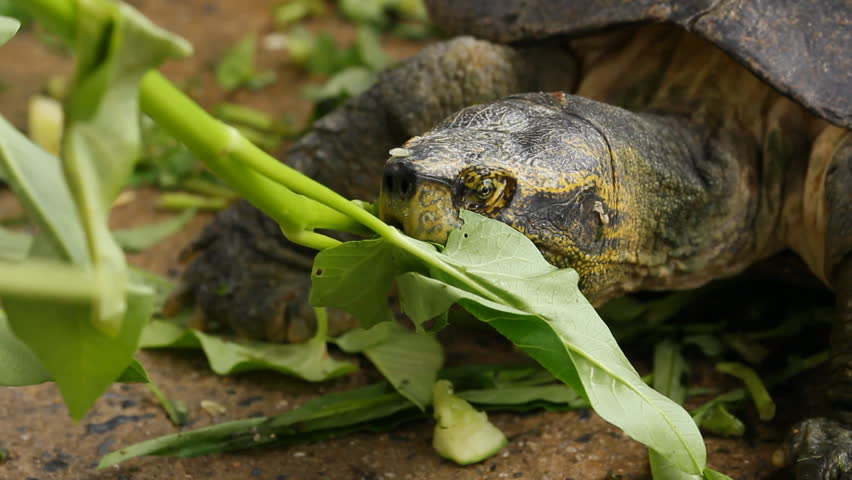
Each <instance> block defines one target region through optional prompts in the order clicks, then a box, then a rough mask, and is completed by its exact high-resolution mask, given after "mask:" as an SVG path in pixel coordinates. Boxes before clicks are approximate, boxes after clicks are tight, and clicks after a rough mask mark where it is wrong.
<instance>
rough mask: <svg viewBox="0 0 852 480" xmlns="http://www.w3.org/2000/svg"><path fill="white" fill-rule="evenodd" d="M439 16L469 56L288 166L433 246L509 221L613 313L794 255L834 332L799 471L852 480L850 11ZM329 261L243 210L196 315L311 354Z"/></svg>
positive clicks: (440, 49) (222, 238) (431, 2)
mask: <svg viewBox="0 0 852 480" xmlns="http://www.w3.org/2000/svg"><path fill="white" fill-rule="evenodd" d="M426 4H427V8H428V10H429V13H430V16H431V18H432V20H433V22H434V23H435V24H436V25H438V26H439V27H441V28H442V29H443V30H444V31H446V32H447V33H449V34H450V35H454V37H452V38H450V39H449V40H446V41H442V42H439V43H436V44H433V45H430V46H428V47H427V48H425V49H424V50H422V51H421V52H420V53H419V54H418V55H416V56H414V57H412V58H411V59H408V60H406V61H403V62H401V63H399V64H398V65H396V66H394V67H392V68H390V69H388V70H387V71H385V72H383V73H382V74H381V75H380V76H379V78H378V80H377V82H376V83H375V85H373V86H372V87H371V88H369V89H368V90H366V91H365V92H364V93H362V94H360V95H359V96H356V97H353V98H351V99H350V100H348V101H347V102H346V103H345V104H343V105H342V106H341V107H339V108H338V109H336V110H335V111H333V112H331V113H329V114H328V115H326V116H325V117H323V118H321V119H319V120H318V121H316V122H315V124H314V125H313V127H312V128H311V130H310V131H309V132H308V133H307V134H306V135H304V136H303V137H302V138H301V139H300V140H299V141H298V142H296V143H295V144H294V145H293V146H292V147H291V148H290V149H289V151H288V152H287V153H286V156H285V158H284V161H285V162H286V163H288V164H289V165H291V166H293V167H295V168H297V169H299V170H301V171H302V172H304V173H306V174H308V175H310V176H311V177H313V178H315V179H317V180H319V181H320V182H322V183H324V184H326V185H328V186H330V187H331V188H333V189H335V190H337V191H338V192H340V193H342V194H343V195H346V196H348V197H350V198H361V199H376V198H377V194H379V195H378V201H377V203H378V208H379V213H380V216H381V217H382V218H383V219H384V220H385V221H387V222H388V223H391V224H393V225H396V226H398V227H400V228H401V229H402V230H404V231H405V232H406V233H407V234H409V235H411V236H414V237H416V238H420V239H423V240H428V241H432V242H437V243H441V242H443V241H444V240H446V238H447V235H448V232H449V231H450V230H452V229H453V228H456V227H458V226H459V225H460V224H461V220H460V216H459V211H460V210H461V209H465V210H471V211H474V212H477V213H479V214H481V215H485V216H487V217H491V218H494V219H497V220H500V221H502V222H504V223H506V224H508V225H510V226H512V227H514V228H515V229H517V230H519V231H520V232H522V233H524V234H525V235H526V236H527V237H528V238H530V239H531V240H532V241H533V243H534V244H535V245H536V246H537V247H538V248H539V250H540V251H541V252H542V254H543V255H544V257H545V258H546V259H547V260H548V261H549V262H551V263H553V264H554V265H556V266H559V267H572V268H574V269H575V270H577V272H578V273H579V275H580V278H581V283H580V287H581V290H582V291H583V293H584V294H585V295H586V296H587V298H589V300H590V301H591V302H592V303H593V304H595V305H600V304H602V303H603V302H605V301H607V300H608V299H612V298H616V297H618V296H621V295H624V294H626V293H629V292H634V291H641V290H670V289H686V288H693V287H697V286H699V285H702V284H705V283H707V282H709V281H710V280H713V279H717V278H721V277H726V276H730V275H733V274H735V273H738V272H740V271H742V270H744V269H745V268H747V267H748V266H750V265H752V264H754V263H755V262H757V261H759V260H762V259H765V258H768V257H770V256H772V255H773V254H775V253H777V252H780V251H783V250H792V251H793V252H795V253H796V254H798V255H799V256H800V257H801V258H802V259H803V260H804V262H805V263H806V264H807V266H808V268H809V269H810V270H811V271H812V272H813V274H814V275H815V276H816V277H817V278H818V279H820V281H821V282H822V283H823V284H824V285H825V286H826V287H827V288H829V289H831V290H833V291H834V294H835V297H836V301H837V314H836V317H835V321H834V329H833V333H832V335H831V342H830V343H831V360H830V362H829V363H830V365H829V368H830V370H831V371H830V382H831V384H830V386H829V387H828V388H827V389H825V392H824V393H825V395H826V397H827V402H828V404H829V405H830V409H829V410H828V411H829V413H828V414H827V415H826V416H822V417H818V418H809V419H805V420H803V421H802V422H801V423H798V424H797V425H796V426H795V427H794V429H793V431H792V433H791V435H790V437H789V439H788V442H787V444H786V445H787V450H786V455H785V459H786V461H787V462H788V463H789V464H791V465H792V466H793V467H794V470H795V472H796V475H797V477H798V478H800V479H807V480H811V479H840V478H852V201H850V200H852V198H850V197H851V196H850V191H852V134H850V125H852V58H850V56H849V52H850V51H852V31H850V29H849V28H848V25H849V23H850V12H852V8H850V7H852V4H850V2H849V1H848V0H838V1H832V0H811V1H808V2H803V1H799V0H752V1H711V0H680V1H678V2H672V1H666V0H635V1H629V2H628V1H623V0H586V1H579V0H502V1H500V2H492V1H488V0H465V1H459V0H455V1H450V0H427V1H426ZM389 152H390V153H389ZM379 192H380V193H379ZM312 255H313V253H312V252H311V251H310V250H308V249H305V248H303V247H300V246H298V245H295V244H293V243H290V242H289V241H288V240H287V239H286V238H284V237H283V236H282V235H281V233H280V230H279V228H278V226H277V225H276V224H275V223H274V222H273V221H272V220H271V219H269V218H267V217H265V216H264V215H263V214H262V213H260V212H259V211H257V210H256V209H254V208H253V207H251V206H250V205H248V204H247V203H239V204H237V205H235V206H233V207H232V208H231V209H229V210H227V211H224V212H223V213H221V214H220V215H219V216H218V217H217V218H216V219H215V220H214V221H213V222H212V223H211V225H210V226H209V227H208V228H207V229H206V230H205V231H204V232H203V233H202V234H201V235H200V236H199V238H198V239H197V240H196V241H195V242H194V244H193V245H192V246H191V248H190V249H189V255H188V256H187V258H188V259H191V261H190V263H189V265H188V267H187V268H186V270H185V272H184V274H183V279H182V282H183V289H182V290H181V298H183V299H184V300H187V299H189V300H193V301H195V302H196V303H197V305H198V306H199V307H198V308H199V310H198V311H199V312H200V314H199V317H200V318H201V317H203V318H204V319H206V322H207V323H219V324H223V325H229V326H230V327H231V328H232V329H233V330H235V331H236V332H238V333H239V334H241V335H245V336H249V337H254V338H265V339H270V340H290V341H294V340H298V339H299V338H305V337H307V336H308V335H309V334H310V328H311V323H310V321H309V320H307V319H309V318H310V316H311V315H312V311H311V309H310V307H309V305H308V303H307V297H308V291H309V276H308V272H309V271H310V269H311V264H312ZM333 324H336V325H338V326H340V328H348V327H351V321H349V320H347V318H346V317H345V316H342V315H341V316H340V318H338V321H337V322H333Z"/></svg>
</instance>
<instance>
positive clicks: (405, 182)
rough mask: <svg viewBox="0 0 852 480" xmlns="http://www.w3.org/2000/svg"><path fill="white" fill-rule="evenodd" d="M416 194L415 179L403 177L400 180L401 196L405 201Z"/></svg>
mask: <svg viewBox="0 0 852 480" xmlns="http://www.w3.org/2000/svg"><path fill="white" fill-rule="evenodd" d="M413 194H414V179H413V178H409V177H403V178H400V179H399V196H400V197H402V198H403V199H406V198H410V197H411V195H413Z"/></svg>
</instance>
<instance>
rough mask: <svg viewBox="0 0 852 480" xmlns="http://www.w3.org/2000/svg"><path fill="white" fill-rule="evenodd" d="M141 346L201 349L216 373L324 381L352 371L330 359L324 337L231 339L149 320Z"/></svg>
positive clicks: (350, 365)
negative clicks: (259, 373)
mask: <svg viewBox="0 0 852 480" xmlns="http://www.w3.org/2000/svg"><path fill="white" fill-rule="evenodd" d="M140 347H142V348H198V347H201V348H202V349H203V350H204V353H205V355H206V356H207V360H208V362H209V363H210V368H211V369H212V370H213V371H214V372H216V373H217V374H219V375H228V374H231V373H237V372H245V371H250V370H264V369H265V370H275V371H277V372H281V373H284V374H286V375H293V376H296V377H299V378H302V379H305V380H308V381H312V382H318V381H322V380H328V379H330V378H334V377H337V376H340V375H344V374H346V373H349V372H352V371H354V370H355V369H356V367H355V366H354V365H353V364H351V363H349V362H341V361H338V360H335V359H333V358H331V357H330V356H329V355H328V353H327V351H326V346H325V337H324V336H319V335H318V336H315V337H314V338H312V339H310V340H308V341H307V342H305V343H297V344H278V343H264V342H239V343H238V342H234V341H228V340H225V339H223V338H221V337H218V336H215V335H210V334H206V333H202V332H199V331H197V330H192V329H185V328H181V327H178V326H176V325H174V324H172V323H170V322H165V321H162V320H152V321H151V322H150V323H149V324H148V325H147V326H146V327H145V330H144V331H143V332H142V339H141V341H140Z"/></svg>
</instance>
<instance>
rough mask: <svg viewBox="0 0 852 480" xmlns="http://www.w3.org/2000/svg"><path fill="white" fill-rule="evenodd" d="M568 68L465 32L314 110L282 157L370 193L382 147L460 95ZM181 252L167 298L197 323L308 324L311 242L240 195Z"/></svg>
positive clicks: (257, 333) (243, 327)
mask: <svg viewBox="0 0 852 480" xmlns="http://www.w3.org/2000/svg"><path fill="white" fill-rule="evenodd" d="M574 73H575V61H574V60H573V58H572V57H571V56H570V54H569V53H568V52H567V51H562V50H560V49H558V48H553V47H549V46H540V47H532V48H528V49H516V48H511V47H506V46H500V45H495V44H491V43H488V42H483V41H479V40H474V39H472V38H465V37H462V38H457V39H453V40H450V41H448V42H444V43H440V44H436V45H433V46H430V47H428V48H426V49H424V50H423V52H421V53H420V54H419V55H417V56H416V57H414V58H412V59H410V60H408V61H405V62H403V63H402V64H400V65H399V66H397V67H395V68H392V69H390V70H388V71H386V72H384V73H382V74H381V75H380V77H379V80H378V82H377V83H376V85H374V86H373V87H372V88H370V89H368V90H367V91H366V92H364V93H363V94H362V95H360V96H358V97H356V98H353V99H351V100H350V101H348V102H347V103H346V104H344V105H343V106H342V107H340V108H339V109H337V110H336V111H334V112H332V113H330V114H329V115H327V116H325V117H323V118H322V119H320V120H318V121H317V122H316V123H315V124H314V126H313V128H312V130H311V131H310V132H309V133H308V134H306V135H305V136H304V137H303V138H302V139H301V140H300V141H299V142H298V143H296V144H295V145H294V146H293V148H292V149H291V150H290V152H289V153H288V155H287V159H286V163H288V164H289V165H291V166H293V167H295V168H297V169H299V170H300V171H302V172H304V173H306V174H307V175H309V176H311V177H313V178H315V179H316V180H318V181H320V182H321V183H323V184H325V185H327V186H329V187H331V188H332V189H334V190H336V191H337V192H339V193H341V194H342V195H344V196H347V197H349V198H358V199H367V200H369V199H374V198H375V197H376V196H377V195H378V193H379V185H380V181H381V172H382V168H383V167H384V163H385V160H386V159H387V157H388V150H390V149H391V148H393V147H396V146H398V145H400V144H402V143H403V142H404V141H405V140H407V139H408V138H410V137H412V136H414V135H417V134H420V133H423V132H424V131H425V130H427V129H428V128H429V127H431V126H432V125H433V124H435V123H437V122H438V121H440V120H442V119H443V118H444V117H446V116H448V115H450V114H451V113H453V112H455V111H457V110H459V109H461V108H463V107H465V106H467V105H471V104H475V103H481V102H486V101H490V100H494V99H497V98H500V97H503V96H506V95H509V94H511V93H514V92H519V91H534V90H570V89H571V88H572V87H573V85H571V82H572V81H573V80H572V79H574V78H575V75H574ZM188 256H189V257H190V258H191V259H192V263H191V264H190V265H189V267H188V268H187V270H186V272H185V273H184V276H183V280H182V289H181V291H180V294H179V295H177V296H176V297H175V299H176V300H177V301H176V302H175V303H174V305H173V306H174V307H176V306H179V305H180V304H183V303H185V302H188V301H193V300H194V301H195V302H196V303H197V304H198V313H199V314H198V315H197V317H198V318H201V319H203V320H201V321H199V323H200V324H202V325H221V326H224V327H228V328H230V329H232V330H234V331H235V332H237V333H238V334H240V335H242V336H246V337H250V338H257V339H266V340H273V341H290V342H294V341H300V340H304V339H306V338H308V337H309V336H310V335H311V333H312V332H313V330H314V318H313V312H312V310H311V308H310V306H309V305H308V303H307V299H308V292H309V289H310V280H309V276H308V272H309V271H310V267H311V263H312V259H313V252H312V251H310V250H308V249H305V248H302V247H299V246H297V245H294V244H293V243H291V242H289V241H288V240H287V239H286V238H284V237H283V235H282V234H281V232H280V230H279V229H278V227H277V225H276V224H275V222H273V221H272V220H270V219H269V218H267V217H266V216H265V215H263V214H262V213H260V212H259V211H257V210H256V209H254V208H253V207H251V206H250V205H248V204H247V203H245V202H241V203H240V204H238V205H235V206H234V207H232V208H231V209H229V210H228V211H225V212H223V213H222V214H220V215H219V216H218V217H217V219H216V220H214V221H213V222H212V223H211V224H210V225H209V226H208V227H207V229H206V230H205V231H204V233H203V234H202V235H201V236H200V237H199V239H198V240H196V242H195V243H194V244H193V245H192V247H190V249H189V252H188ZM330 323H331V331H335V330H338V331H339V330H341V329H345V328H347V327H349V328H351V325H352V322H351V320H350V319H347V318H346V316H345V315H342V314H341V315H332V317H331V319H330Z"/></svg>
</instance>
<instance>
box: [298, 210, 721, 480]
mask: <svg viewBox="0 0 852 480" xmlns="http://www.w3.org/2000/svg"><path fill="white" fill-rule="evenodd" d="M462 218H463V220H464V222H465V224H464V226H463V227H462V228H461V229H460V230H456V231H453V232H451V233H450V236H449V239H448V241H447V245H446V247H445V249H444V251H443V252H442V253H438V252H435V251H434V250H433V249H431V248H430V247H428V246H427V245H425V244H422V243H414V244H415V245H418V246H414V247H412V250H410V251H409V253H413V252H417V253H418V255H421V256H422V257H421V258H423V259H424V263H425V264H426V265H427V266H428V267H429V269H430V272H429V273H430V275H431V277H432V278H429V277H426V276H424V275H423V274H421V273H416V272H410V271H409V270H411V268H410V267H408V265H410V264H411V260H410V259H408V258H406V257H405V256H403V255H400V254H399V253H394V250H395V248H394V247H392V246H390V245H387V244H384V245H383V244H382V243H381V241H365V242H357V243H349V244H345V245H342V246H340V247H336V248H332V249H327V250H325V251H323V252H321V253H320V254H319V255H318V256H317V258H316V260H315V270H314V275H313V279H314V292H313V293H312V297H311V301H312V302H314V304H315V305H318V306H320V305H321V306H333V307H336V308H343V309H344V310H348V311H350V312H352V313H353V314H355V315H356V317H358V318H361V316H362V315H363V314H364V313H365V309H364V308H363V306H361V305H355V306H356V307H358V308H356V309H355V310H358V311H357V312H356V311H353V310H350V309H348V308H346V307H347V306H344V305H340V304H339V303H340V302H339V301H335V300H334V299H335V297H337V298H338V299H339V298H346V292H350V294H351V293H353V292H358V295H359V297H360V299H359V302H360V301H363V300H364V299H366V298H369V297H368V295H373V294H377V293H381V294H384V292H387V291H388V290H387V289H389V288H390V287H389V285H388V284H387V283H386V284H385V285H382V286H376V287H374V288H373V289H372V290H371V291H370V292H368V293H365V292H364V291H363V290H352V289H353V288H355V286H356V285H358V286H361V285H363V284H364V283H366V282H365V281H364V279H363V278H361V280H360V281H357V280H356V278H353V277H349V278H347V273H345V269H344V264H343V263H341V261H340V260H341V259H342V258H346V257H351V256H353V255H358V254H359V253H360V254H361V255H362V258H363V260H361V261H360V262H359V261H354V260H353V259H351V258H348V259H347V260H345V262H346V264H348V265H353V264H355V265H356V267H355V268H354V269H353V271H357V270H358V267H357V265H358V264H360V265H363V264H364V263H366V262H369V263H370V265H371V267H372V270H373V271H374V272H379V273H373V275H374V279H372V280H371V281H370V284H371V285H375V284H376V282H377V281H382V282H387V281H388V280H389V279H390V278H393V277H395V276H396V277H397V285H398V288H399V293H400V298H401V303H402V308H403V311H404V312H405V313H407V314H408V315H409V316H411V318H412V319H413V320H415V321H416V322H425V321H427V320H429V319H431V318H433V317H436V316H438V315H441V314H443V313H444V312H446V311H447V310H448V308H449V307H450V306H451V305H452V304H454V303H458V304H459V305H461V306H462V307H463V308H465V309H466V310H467V311H469V312H470V313H472V314H473V315H474V316H476V317H477V318H479V319H480V320H482V321H485V322H488V323H489V324H491V325H492V326H493V327H494V328H496V329H497V330H498V331H500V332H501V333H502V334H503V335H505V336H506V337H507V338H509V339H510V340H511V341H512V342H513V343H515V344H516V345H517V346H519V347H520V348H521V349H523V350H524V351H526V352H527V353H529V354H530V355H531V356H532V357H533V358H535V359H536V360H537V361H538V362H539V363H541V364H542V365H543V366H545V367H546V368H547V369H548V370H550V371H551V372H552V373H553V374H554V375H555V376H556V377H557V378H559V379H560V380H562V381H564V382H565V383H567V384H568V385H570V386H571V387H573V388H574V389H575V390H577V391H578V392H579V393H580V394H581V395H582V396H584V397H586V398H588V400H589V401H590V403H591V404H592V406H593V407H594V408H595V410H596V411H597V412H598V414H600V415H601V416H602V417H603V418H605V419H607V420H608V421H610V422H612V423H614V424H615V425H617V426H619V427H621V428H622V429H624V430H625V431H626V432H627V433H628V434H630V435H631V436H632V437H634V438H635V439H637V440H639V441H641V442H643V443H645V444H646V445H649V446H650V447H652V448H654V449H655V450H657V451H659V452H660V453H661V454H663V455H665V456H666V457H668V458H669V459H671V460H672V462H673V463H674V464H675V465H676V466H677V468H679V469H681V470H684V471H688V472H691V473H696V474H700V473H701V472H702V471H703V470H704V465H705V458H706V451H705V448H704V443H703V441H702V440H701V435H700V433H699V432H698V429H697V427H696V425H695V423H694V422H693V420H692V418H691V417H690V416H689V415H688V414H687V413H686V411H684V410H683V409H682V408H680V407H679V406H677V405H676V404H674V403H673V402H672V401H671V400H669V399H667V398H665V397H664V396H662V395H660V394H659V393H657V392H656V391H654V390H653V389H651V388H650V387H648V386H647V385H645V383H643V382H642V380H641V378H640V377H639V375H638V374H637V373H636V371H635V370H634V369H633V368H632V366H631V365H630V363H629V362H628V361H627V359H626V357H624V354H623V353H621V351H620V350H619V348H618V345H617V344H616V342H615V340H614V339H613V338H612V335H611V334H610V332H609V330H608V329H607V328H606V326H605V325H604V324H603V322H602V321H601V320H600V318H599V317H598V316H597V314H596V313H595V310H594V309H593V308H592V307H591V305H589V303H588V302H587V301H586V300H585V299H584V298H583V297H582V295H580V293H579V290H578V289H577V275H576V273H575V272H573V271H571V270H558V269H556V268H555V267H553V266H552V265H550V264H549V263H547V261H545V260H544V258H542V257H541V254H540V253H539V251H538V249H536V247H535V245H533V244H532V242H531V241H530V240H529V239H527V238H526V237H525V236H523V235H522V234H520V233H519V232H517V231H515V230H514V229H512V228H511V227H509V226H507V225H505V224H502V223H500V222H496V221H492V220H487V219H484V218H483V217H480V216H478V215H475V214H473V213H470V212H463V213H462ZM411 242H413V241H411ZM356 245H357V246H356ZM359 250H360V252H359ZM394 256H396V257H397V258H401V259H402V260H403V261H402V262H394ZM368 259H369V260H368ZM404 272H407V273H404ZM317 273H319V275H317ZM329 273H331V274H332V275H330V277H331V280H332V281H328V282H326V283H324V280H323V277H324V276H326V275H327V274H329ZM356 275H359V274H356ZM326 280H328V278H327V279H326ZM466 289H470V290H473V291H476V292H477V293H473V292H472V291H470V290H466ZM479 292H481V293H479ZM379 298H384V297H379ZM376 300H377V299H376V298H375V297H373V301H376ZM323 301H327V302H329V305H325V304H324V303H322V302H323ZM332 303H333V305H332ZM359 314H360V315H359ZM628 405H629V407H627V406H628Z"/></svg>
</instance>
